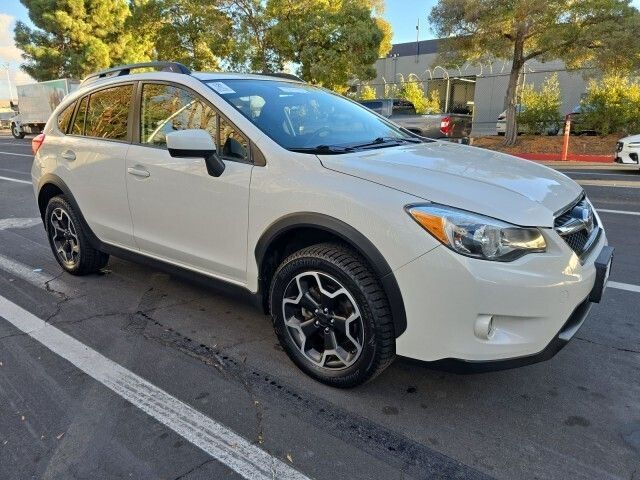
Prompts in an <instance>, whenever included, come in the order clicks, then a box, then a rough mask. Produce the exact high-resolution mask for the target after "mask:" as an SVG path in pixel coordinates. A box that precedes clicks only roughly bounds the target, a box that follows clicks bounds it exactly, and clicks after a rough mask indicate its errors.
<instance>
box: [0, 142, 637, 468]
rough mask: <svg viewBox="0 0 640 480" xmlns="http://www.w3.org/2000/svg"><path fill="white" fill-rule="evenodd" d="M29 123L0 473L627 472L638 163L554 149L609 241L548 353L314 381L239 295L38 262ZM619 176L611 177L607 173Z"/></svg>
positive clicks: (2, 257)
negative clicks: (362, 380) (521, 361)
mask: <svg viewBox="0 0 640 480" xmlns="http://www.w3.org/2000/svg"><path fill="white" fill-rule="evenodd" d="M31 161H32V156H31V151H30V138H25V139H24V140H15V139H13V138H12V137H10V136H7V135H6V134H5V135H2V136H0V478H1V479H2V480H10V479H16V480H23V479H29V478H37V479H56V480H57V479H67V478H69V479H92V480H93V479H102V478H105V479H119V478H123V479H124V478H127V479H132V478H133V479H154V480H156V479H190V480H192V479H200V478H202V479H204V478H207V479H227V478H229V479H234V478H243V477H244V478H251V479H262V478H265V479H266V478H276V479H277V478H291V479H306V478H313V479H318V480H322V479H336V478H341V479H342V478H349V479H385V480H386V479H398V480H399V479H408V478H414V479H424V478H460V479H474V478H477V479H484V478H497V479H520V478H524V479H535V478H545V479H546V478H557V479H565V478H571V479H583V478H584V479H587V478H588V479H602V478H607V479H637V478H640V313H639V312H640V253H639V252H640V172H638V171H637V170H635V169H634V170H631V169H620V168H618V167H613V166H612V167H611V168H597V169H596V168H589V167H588V166H587V167H580V168H561V167H559V169H561V170H562V171H564V172H565V173H567V174H568V175H569V176H571V177H572V178H574V179H576V180H578V181H580V182H581V183H582V184H583V185H584V188H585V190H586V191H587V193H588V195H589V197H590V198H591V200H592V201H593V203H594V204H595V206H596V208H598V209H599V210H600V212H601V217H602V220H603V222H604V224H605V226H606V228H607V235H608V238H609V242H610V244H612V245H613V246H615V247H616V258H615V265H614V267H613V270H612V273H611V281H612V282H613V283H612V284H611V285H612V286H611V287H610V288H608V289H607V291H606V292H605V298H604V300H603V302H602V303H601V304H599V305H595V306H594V308H593V309H592V313H591V314H590V316H589V318H588V319H587V320H586V322H585V324H584V326H583V327H582V329H581V330H580V331H579V332H578V334H577V336H576V337H575V338H574V339H573V340H572V342H571V343H570V344H569V345H568V346H567V347H566V348H565V349H564V350H562V351H561V352H560V353H559V354H558V355H557V356H556V357H554V358H553V359H551V360H549V361H547V362H544V363H540V364H536V365H532V366H528V367H523V368H519V369H515V370H508V371H503V372H495V373H486V374H476V375H456V374H451V373H445V372H442V371H438V370H434V369H431V368H428V367H427V366H424V365H416V364H414V363H412V362H409V361H405V360H401V359H399V360H397V361H396V362H395V363H394V364H393V365H392V366H391V367H390V368H389V369H388V370H387V371H385V372H384V373H383V374H382V375H381V376H380V377H378V378H377V379H375V380H374V381H372V382H370V383H368V384H366V385H364V386H362V387H359V388H356V389H352V390H336V389H331V388H328V387H326V386H323V385H321V384H319V383H316V382H314V381H313V380H311V379H309V378H308V377H306V376H305V375H303V374H302V373H301V372H300V371H298V370H297V369H296V368H295V367H294V366H293V364H292V363H291V362H290V361H289V360H288V358H287V357H286V355H285V354H284V353H283V352H282V349H281V348H280V347H279V345H278V343H277V340H276V337H275V335H274V333H273V330H272V327H271V324H270V321H269V319H268V318H267V317H265V316H264V315H262V314H260V312H258V311H256V310H255V309H254V308H253V307H251V306H250V305H248V304H246V303H245V301H244V300H243V299H239V298H236V297H234V296H231V295H230V294H228V293H223V292H220V291H216V290H212V289H211V288H209V287H204V286H202V285H198V284H194V283H191V282H188V281H185V280H184V279H181V278H177V277H174V276H171V275H168V274H165V273H163V272H161V271H158V270H154V269H152V268H150V267H146V266H142V265H139V264H135V263H130V262H127V261H124V260H120V259H117V258H113V257H112V258H111V260H110V262H109V265H108V266H107V269H105V270H104V271H103V273H102V274H100V275H93V276H87V277H72V276H70V275H67V274H64V273H63V272H62V271H61V269H60V268H59V267H58V265H57V263H56V262H55V260H54V258H53V256H52V253H51V251H50V249H49V246H48V243H47V239H46V236H45V233H44V230H43V228H42V224H41V222H40V221H39V213H38V210H37V206H36V204H35V201H34V198H33V189H32V187H31V185H30V174H29V171H30V167H31ZM621 182H622V183H621Z"/></svg>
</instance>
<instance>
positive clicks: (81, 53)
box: [14, 0, 149, 80]
mask: <svg viewBox="0 0 640 480" xmlns="http://www.w3.org/2000/svg"><path fill="white" fill-rule="evenodd" d="M20 1H21V3H22V4H23V5H24V6H25V7H26V8H27V10H28V11H29V18H30V19H31V21H32V22H33V24H34V25H35V27H36V28H33V29H32V28H30V27H28V26H27V25H26V24H25V23H24V22H20V21H18V22H17V23H16V27H15V30H14V33H15V42H16V46H17V47H18V48H20V49H21V50H22V51H23V52H24V54H23V58H24V60H25V62H24V63H23V64H22V65H21V68H22V70H24V71H25V72H26V73H28V74H29V75H31V76H32V77H33V78H34V79H36V80H51V79H52V78H62V77H72V78H82V77H84V76H86V75H87V74H89V73H91V72H94V71H96V70H99V69H101V68H106V67H109V66H111V65H113V64H114V63H121V62H131V61H139V60H146V59H148V58H149V57H148V47H149V45H148V44H145V43H144V42H140V40H139V39H138V38H137V37H135V36H134V33H133V32H132V31H130V30H128V29H126V28H125V25H126V23H127V21H128V20H129V18H130V15H131V12H130V10H129V6H128V4H127V2H126V0H77V1H73V2H72V1H67V0H20Z"/></svg>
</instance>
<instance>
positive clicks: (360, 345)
mask: <svg viewBox="0 0 640 480" xmlns="http://www.w3.org/2000/svg"><path fill="white" fill-rule="evenodd" d="M270 306H271V315H272V318H273V322H274V328H275V331H276V334H277V335H278V340H279V341H280V344H281V345H282V347H283V348H284V350H285V352H286V353H287V354H288V355H289V357H290V358H291V360H292V361H293V362H294V363H295V364H296V365H297V366H298V367H299V368H300V369H301V370H302V371H304V372H305V373H307V374H308V375H310V376H311V377H313V378H315V379H316V380H319V381H320V382H323V383H325V384H328V385H331V386H335V387H344V388H347V387H354V386H356V385H359V384H361V383H364V382H366V381H367V380H370V379H372V378H374V377H375V376H377V375H378V374H379V373H380V372H382V371H383V370H384V369H385V368H386V367H387V366H389V365H390V364H391V362H392V361H393V359H394V356H395V336H394V327H393V321H392V318H391V310H390V308H389V303H388V300H387V297H386V295H385V293H384V290H383V289H382V287H381V285H380V282H379V280H378V278H376V276H375V274H374V273H373V272H372V271H371V269H370V267H369V266H368V265H367V263H366V261H365V260H364V259H363V258H362V257H361V256H360V255H358V254H357V253H356V252H354V251H352V250H351V249H349V248H347V247H344V246H341V245H338V244H331V243H326V244H320V245H314V246H312V247H308V248H305V249H302V250H300V251H298V252H296V253H294V254H292V255H291V256H289V257H288V258H287V259H286V260H284V262H282V264H281V265H280V267H279V268H278V270H277V271H276V273H275V275H274V278H273V282H272V286H271V292H270Z"/></svg>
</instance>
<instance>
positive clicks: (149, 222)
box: [32, 63, 613, 387]
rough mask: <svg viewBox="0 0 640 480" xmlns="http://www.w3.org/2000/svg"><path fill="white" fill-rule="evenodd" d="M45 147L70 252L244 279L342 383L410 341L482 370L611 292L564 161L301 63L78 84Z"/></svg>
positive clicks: (321, 374)
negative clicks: (285, 70)
mask: <svg viewBox="0 0 640 480" xmlns="http://www.w3.org/2000/svg"><path fill="white" fill-rule="evenodd" d="M141 66H142V67H153V68H156V69H161V70H162V71H151V72H143V73H135V74H134V73H133V70H134V69H135V68H137V67H141ZM147 70H148V68H147ZM34 151H35V159H34V163H33V169H32V176H33V185H34V189H35V194H36V197H37V201H38V205H39V208H40V212H41V213H42V219H43V222H44V224H45V227H46V230H47V234H48V237H49V241H50V243H51V248H52V250H53V253H54V255H55V257H56V259H57V261H58V262H59V263H60V265H61V266H62V268H64V269H65V270H66V271H68V272H69V273H72V274H76V275H84V274H89V273H92V272H96V271H97V270H99V269H101V268H103V267H104V266H105V265H106V264H107V261H108V256H109V254H114V255H116V256H123V257H126V258H134V259H135V258H138V259H141V260H144V261H147V262H148V261H152V262H154V263H156V264H161V265H163V266H164V267H165V268H168V269H170V270H171V271H182V272H183V273H184V272H185V271H186V272H189V273H190V274H198V275H203V276H206V277H209V278H213V279H216V280H220V281H222V282H225V283H227V284H232V285H235V286H237V287H239V288H240V289H242V290H244V291H248V292H250V293H251V294H252V295H253V296H254V297H255V298H256V299H257V301H258V303H259V304H260V305H261V306H262V307H263V308H264V309H265V311H266V312H270V314H271V316H272V317H273V323H274V326H275V330H276V332H277V335H278V338H279V340H280V342H281V343H282V346H283V347H284V349H285V351H286V352H287V354H288V355H289V356H290V357H291V359H292V360H293V361H294V362H295V364H296V365H297V366H298V367H300V368H301V369H302V370H303V371H305V372H306V373H307V374H309V375H311V376H312V377H314V378H316V379H318V380H320V381H322V382H325V383H327V384H330V385H334V386H340V387H347V386H353V385H356V384H359V383H361V382H363V381H366V380H368V379H371V378H373V377H374V376H375V375H377V374H378V373H380V372H381V371H382V370H383V369H384V368H385V367H386V366H388V365H389V364H390V363H391V361H392V360H393V358H394V357H395V355H396V354H399V355H403V356H406V357H411V358H413V359H417V360H422V361H429V362H435V361H439V362H438V363H440V364H441V365H443V366H447V367H448V368H461V369H471V370H485V369H499V368H506V367H511V366H516V365H523V364H528V363H532V362H535V361H539V360H543V359H546V358H549V357H551V356H552V355H553V354H554V353H555V352H557V351H558V350H559V349H560V348H561V347H562V346H563V345H564V344H565V343H566V342H567V341H568V340H569V339H570V338H571V337H572V336H573V334H574V333H575V332H576V331H577V329H578V328H579V327H580V325H581V324H582V322H583V321H584V319H585V317H586V315H587V313H588V311H589V308H590V305H591V303H590V302H592V301H596V302H597V301H599V300H600V297H601V294H602V291H603V289H604V285H605V283H606V279H607V277H608V272H609V266H610V263H611V258H612V253H613V249H612V248H610V247H608V246H606V245H607V241H606V238H605V233H604V230H603V228H602V224H601V222H600V219H599V218H598V215H597V214H596V213H595V211H594V209H593V207H592V205H591V204H590V203H589V201H588V199H587V198H586V197H585V194H584V192H583V191H582V189H581V188H580V187H579V186H578V185H577V184H576V183H574V182H573V181H572V180H570V179H569V178H567V177H565V176H564V175H562V174H560V173H558V172H556V171H554V170H551V169H549V168H546V167H543V166H540V165H536V164H534V163H530V162H528V161H524V160H519V159H516V158H513V157H510V156H507V155H503V154H499V153H494V152H489V151H486V150H481V149H478V148H472V147H466V146H461V145H456V144H451V143H448V142H439V141H432V140H428V139H425V138H421V137H417V136H416V135H415V134H412V133H411V132H408V131H406V130H403V129H401V128H400V127H398V126H397V125H395V124H393V123H391V122H389V121H387V120H386V119H384V118H382V117H380V116H378V115H377V114H375V113H373V112H372V111H370V110H369V109H367V108H365V107H362V106H360V105H358V104H357V103H355V102H352V101H350V100H348V99H346V98H343V97H341V96H339V95H336V94H334V93H331V92H329V91H327V90H324V89H321V88H316V87H313V86H310V85H307V84H305V83H303V82H301V81H297V80H295V79H292V78H287V77H284V78H282V77H278V76H259V75H242V74H232V73H191V72H189V71H188V70H187V69H186V68H185V67H184V66H181V65H179V64H174V63H153V64H142V65H140V64H138V65H129V66H124V67H118V68H114V69H110V70H108V71H105V72H100V73H99V74H96V75H93V76H91V77H89V78H88V79H86V80H85V82H84V83H83V85H82V86H81V88H80V89H79V90H78V91H77V92H75V93H73V94H72V95H70V96H69V97H67V98H65V99H64V101H63V102H62V103H61V104H60V106H59V107H58V108H57V109H56V111H55V112H54V113H53V115H52V117H51V119H50V120H49V122H48V123H47V125H46V128H45V131H44V134H43V135H41V136H39V137H37V138H36V139H35V140H34Z"/></svg>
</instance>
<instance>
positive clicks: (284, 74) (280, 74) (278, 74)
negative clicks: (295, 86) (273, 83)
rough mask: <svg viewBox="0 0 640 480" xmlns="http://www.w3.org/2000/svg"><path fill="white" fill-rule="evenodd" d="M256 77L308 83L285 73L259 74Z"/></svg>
mask: <svg viewBox="0 0 640 480" xmlns="http://www.w3.org/2000/svg"><path fill="white" fill-rule="evenodd" d="M256 75H265V76H267V77H277V78H285V79H287V80H295V81H296V82H302V83H306V82H305V81H304V80H303V79H301V78H300V77H299V76H297V75H294V74H293V73H285V72H258V73H256Z"/></svg>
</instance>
